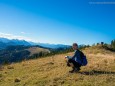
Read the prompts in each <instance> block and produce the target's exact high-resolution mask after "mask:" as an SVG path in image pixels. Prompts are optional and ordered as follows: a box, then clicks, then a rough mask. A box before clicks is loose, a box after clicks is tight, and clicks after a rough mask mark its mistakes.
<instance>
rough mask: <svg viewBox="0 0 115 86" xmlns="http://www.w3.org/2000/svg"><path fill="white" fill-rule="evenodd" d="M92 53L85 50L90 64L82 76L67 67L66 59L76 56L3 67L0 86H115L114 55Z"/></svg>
mask: <svg viewBox="0 0 115 86" xmlns="http://www.w3.org/2000/svg"><path fill="white" fill-rule="evenodd" d="M91 51H92V50H91V49H90V50H88V49H86V50H84V53H85V54H86V55H87V58H88V61H89V64H88V65H87V66H85V67H82V68H81V71H80V73H74V74H70V73H69V72H68V71H69V70H71V68H68V67H67V66H66V63H65V58H64V56H65V55H72V54H73V53H68V54H60V55H55V56H53V57H47V58H40V59H36V60H30V61H23V62H20V63H16V64H11V65H7V66H3V67H2V70H0V86H115V53H112V52H110V51H106V50H102V51H103V53H100V52H99V53H89V52H91ZM100 51H101V50H100ZM93 52H94V51H93ZM95 52H96V50H95ZM104 52H106V53H104Z"/></svg>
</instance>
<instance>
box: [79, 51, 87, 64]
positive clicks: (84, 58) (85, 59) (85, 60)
mask: <svg viewBox="0 0 115 86" xmlns="http://www.w3.org/2000/svg"><path fill="white" fill-rule="evenodd" d="M80 57H81V60H82V66H86V65H87V63H88V61H87V57H86V56H85V55H84V53H83V52H81V51H80Z"/></svg>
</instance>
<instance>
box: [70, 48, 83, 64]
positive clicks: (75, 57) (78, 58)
mask: <svg viewBox="0 0 115 86" xmlns="http://www.w3.org/2000/svg"><path fill="white" fill-rule="evenodd" d="M81 55H83V53H82V52H81V51H79V50H75V53H74V55H73V57H72V59H73V60H75V61H76V62H78V63H79V64H82V56H81Z"/></svg>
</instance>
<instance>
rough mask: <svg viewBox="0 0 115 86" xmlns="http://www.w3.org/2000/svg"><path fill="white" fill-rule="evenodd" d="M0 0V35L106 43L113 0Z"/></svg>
mask: <svg viewBox="0 0 115 86" xmlns="http://www.w3.org/2000/svg"><path fill="white" fill-rule="evenodd" d="M93 1H95V0H0V37H6V38H10V39H13V38H14V39H25V40H28V41H35V42H41V43H54V44H69V45H70V44H72V43H73V42H77V43H78V44H93V43H97V42H101V41H104V42H107V43H110V41H111V40H112V39H115V4H110V3H109V2H113V3H115V2H114V1H115V0H96V2H103V1H106V2H108V3H106V4H102V3H101V4H96V3H94V4H91V2H93Z"/></svg>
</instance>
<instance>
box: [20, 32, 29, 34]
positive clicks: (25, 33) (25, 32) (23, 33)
mask: <svg viewBox="0 0 115 86" xmlns="http://www.w3.org/2000/svg"><path fill="white" fill-rule="evenodd" d="M21 34H31V33H26V32H21Z"/></svg>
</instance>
